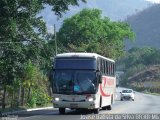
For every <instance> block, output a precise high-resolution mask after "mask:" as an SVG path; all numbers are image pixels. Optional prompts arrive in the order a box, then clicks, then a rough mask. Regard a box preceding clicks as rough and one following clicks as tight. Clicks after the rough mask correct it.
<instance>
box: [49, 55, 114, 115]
mask: <svg viewBox="0 0 160 120" xmlns="http://www.w3.org/2000/svg"><path fill="white" fill-rule="evenodd" d="M49 79H50V81H51V85H52V91H53V106H54V108H59V113H60V114H64V113H65V109H66V108H71V109H81V108H83V109H93V111H94V113H98V112H99V109H100V108H102V109H108V110H111V105H112V103H114V98H115V88H116V77H115V61H114V60H112V59H109V58H106V57H103V56H100V55H98V54H96V53H64V54H58V55H57V56H56V57H55V59H54V63H53V69H52V70H51V72H50V77H49Z"/></svg>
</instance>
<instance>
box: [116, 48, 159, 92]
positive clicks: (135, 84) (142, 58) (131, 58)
mask: <svg viewBox="0 0 160 120" xmlns="http://www.w3.org/2000/svg"><path fill="white" fill-rule="evenodd" d="M117 69H119V70H123V71H124V72H125V74H124V75H123V78H122V81H121V82H120V84H121V85H122V86H129V87H132V88H134V89H136V90H138V91H147V92H153V93H160V89H159V87H160V76H159V73H160V50H159V49H154V48H149V47H145V48H132V49H130V50H129V51H128V53H127V54H126V56H125V57H123V58H122V59H120V60H119V61H118V62H117Z"/></svg>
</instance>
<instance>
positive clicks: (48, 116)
mask: <svg viewBox="0 0 160 120" xmlns="http://www.w3.org/2000/svg"><path fill="white" fill-rule="evenodd" d="M121 89H122V88H118V89H117V100H116V101H115V104H114V105H113V106H112V110H111V111H109V110H101V111H100V113H99V115H102V114H103V115H109V114H122V113H124V114H130V113H138V114H143V113H159V114H160V96H154V95H149V94H143V93H138V92H136V93H135V101H120V100H119V92H120V91H121ZM90 115H93V113H92V111H87V110H86V111H84V110H83V111H74V110H70V109H68V110H67V111H66V114H65V115H59V112H58V109H47V110H37V111H30V112H24V113H19V114H18V115H17V116H18V120H80V119H86V118H87V117H86V116H90ZM87 119H91V118H87Z"/></svg>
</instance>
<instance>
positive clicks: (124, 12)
mask: <svg viewBox="0 0 160 120" xmlns="http://www.w3.org/2000/svg"><path fill="white" fill-rule="evenodd" d="M106 1H108V2H106ZM133 1H137V2H133ZM144 1H149V2H150V3H151V2H153V3H160V0H131V1H130V0H88V2H87V3H88V4H84V3H81V4H80V6H79V7H77V6H75V7H73V6H71V7H70V9H71V11H68V12H67V14H64V15H63V18H62V19H59V20H58V21H57V17H56V16H55V15H54V14H53V12H51V7H46V9H45V10H43V12H42V13H41V15H42V16H43V17H44V20H45V21H46V23H47V29H48V32H49V33H53V31H54V27H53V25H54V24H56V30H58V29H59V28H60V27H61V25H62V23H63V20H64V19H65V18H68V17H71V16H72V15H73V14H75V13H77V12H78V11H80V10H81V9H82V8H85V7H87V8H98V9H101V10H102V14H103V16H107V17H109V18H111V20H123V19H125V18H126V17H127V16H129V15H132V14H135V12H137V11H138V12H139V11H141V10H142V9H144V8H146V7H148V3H146V4H144ZM115 7H116V8H115Z"/></svg>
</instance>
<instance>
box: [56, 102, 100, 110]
mask: <svg viewBox="0 0 160 120" xmlns="http://www.w3.org/2000/svg"><path fill="white" fill-rule="evenodd" d="M53 107H54V108H75V109H76V108H77V109H78V108H86V109H95V108H98V107H99V106H98V105H97V104H96V103H95V101H93V102H89V101H86V102H64V101H53Z"/></svg>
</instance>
